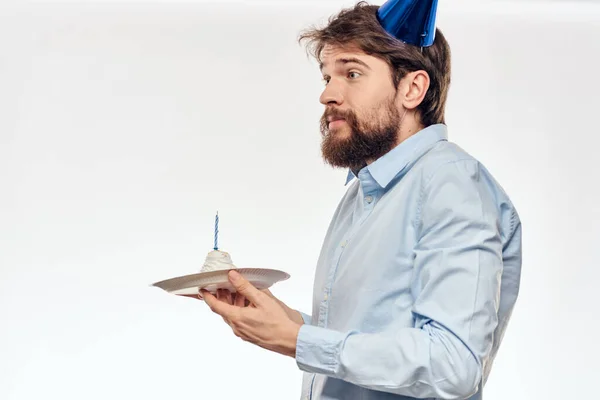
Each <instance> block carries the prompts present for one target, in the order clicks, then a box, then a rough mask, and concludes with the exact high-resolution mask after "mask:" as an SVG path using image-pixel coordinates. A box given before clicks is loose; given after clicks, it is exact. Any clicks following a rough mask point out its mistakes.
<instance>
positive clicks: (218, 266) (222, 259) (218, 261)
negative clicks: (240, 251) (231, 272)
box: [200, 250, 236, 272]
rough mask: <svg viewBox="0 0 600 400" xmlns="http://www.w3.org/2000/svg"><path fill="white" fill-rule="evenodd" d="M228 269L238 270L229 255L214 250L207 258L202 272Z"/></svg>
mask: <svg viewBox="0 0 600 400" xmlns="http://www.w3.org/2000/svg"><path fill="white" fill-rule="evenodd" d="M228 269H236V266H235V265H233V261H232V260H231V256H230V255H229V253H226V252H224V251H220V250H213V251H211V252H210V253H208V255H207V256H206V260H205V261H204V265H203V266H202V270H201V271H200V272H210V271H220V270H228Z"/></svg>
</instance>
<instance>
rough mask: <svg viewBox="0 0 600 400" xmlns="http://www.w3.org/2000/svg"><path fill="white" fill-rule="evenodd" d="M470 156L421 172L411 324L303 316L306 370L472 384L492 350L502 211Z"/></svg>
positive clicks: (415, 390)
mask: <svg viewBox="0 0 600 400" xmlns="http://www.w3.org/2000/svg"><path fill="white" fill-rule="evenodd" d="M479 168H480V165H479V163H477V162H476V161H474V160H463V161H457V162H452V163H448V164H446V165H443V166H442V167H441V168H439V169H438V170H437V171H436V172H435V173H434V174H433V177H431V178H429V180H427V178H424V183H423V185H422V188H421V195H420V196H421V197H420V198H421V200H420V208H419V210H420V211H419V214H418V216H417V218H416V226H417V228H418V233H419V236H418V237H419V239H418V243H417V245H416V248H415V258H414V271H415V273H414V281H413V287H412V290H413V292H414V295H415V301H414V304H413V307H412V313H413V317H414V318H413V319H414V321H415V322H414V325H413V327H410V328H399V329H395V330H388V331H384V332H379V333H361V332H359V331H349V332H338V331H334V330H331V329H325V328H322V327H318V326H312V325H303V326H302V327H301V329H300V333H299V336H298V340H297V348H296V362H297V364H298V366H299V368H300V369H301V370H303V371H306V372H312V373H319V374H324V375H327V376H331V377H334V378H337V379H341V380H344V381H346V382H349V383H352V384H355V385H358V386H362V387H366V388H369V389H373V390H378V391H384V392H390V393H394V394H398V395H403V396H410V397H416V398H428V397H433V398H440V399H463V398H467V397H469V396H471V395H472V394H474V393H475V392H476V391H477V389H478V385H479V383H480V382H481V377H482V367H483V365H484V364H485V363H486V360H487V358H488V356H489V354H490V350H491V347H492V341H493V332H494V329H495V327H496V325H497V310H498V302H499V294H500V276H501V273H502V242H501V239H500V233H499V227H498V224H499V221H498V211H497V207H496V205H495V201H494V199H493V198H492V197H491V195H490V193H489V191H488V190H487V188H486V186H485V183H484V182H482V179H483V177H482V176H480V170H479Z"/></svg>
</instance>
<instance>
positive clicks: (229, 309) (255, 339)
mask: <svg viewBox="0 0 600 400" xmlns="http://www.w3.org/2000/svg"><path fill="white" fill-rule="evenodd" d="M229 280H230V282H231V284H232V285H233V286H234V287H235V289H236V292H237V293H236V296H235V300H233V298H232V297H231V293H229V296H230V297H227V294H223V292H221V294H219V295H218V296H219V297H220V299H218V298H217V297H215V296H213V295H212V294H210V293H209V292H207V291H205V290H203V291H202V297H203V298H204V301H205V302H206V304H208V306H209V307H210V309H211V310H212V311H213V312H214V313H216V314H219V315H220V316H221V317H223V319H224V320H225V322H226V323H227V324H228V325H229V326H230V327H231V329H232V330H233V333H234V334H235V335H236V336H238V337H240V338H241V339H243V340H245V341H247V342H250V343H253V344H256V345H257V346H260V347H262V348H265V349H267V350H271V351H275V352H277V353H280V354H283V355H287V356H290V357H295V356H296V341H297V339H298V332H299V330H300V326H301V325H302V322H298V320H297V318H299V319H300V320H302V317H301V316H300V314H299V313H297V312H295V311H293V310H292V312H295V313H296V320H294V319H292V318H291V317H290V316H289V315H288V312H287V310H286V309H285V307H283V306H282V305H281V304H280V303H281V302H279V301H278V300H277V299H276V298H275V297H274V296H273V295H272V294H271V292H268V293H266V292H264V291H260V290H258V289H257V288H255V287H254V286H252V284H251V283H250V282H248V281H247V280H246V279H245V278H244V277H242V276H241V275H240V274H239V273H238V272H236V271H230V272H229ZM222 296H226V297H225V298H223V297H222ZM230 300H231V302H230ZM246 300H248V302H249V303H250V304H249V306H247V307H245V305H246ZM282 304H283V303H282ZM286 307H287V306H286ZM290 310H291V309H290Z"/></svg>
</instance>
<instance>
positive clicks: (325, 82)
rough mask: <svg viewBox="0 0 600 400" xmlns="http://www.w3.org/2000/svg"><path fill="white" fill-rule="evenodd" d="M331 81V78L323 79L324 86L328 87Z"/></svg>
mask: <svg viewBox="0 0 600 400" xmlns="http://www.w3.org/2000/svg"><path fill="white" fill-rule="evenodd" d="M329 80H330V78H329V77H325V78H323V84H324V85H325V86H327V84H328V83H329Z"/></svg>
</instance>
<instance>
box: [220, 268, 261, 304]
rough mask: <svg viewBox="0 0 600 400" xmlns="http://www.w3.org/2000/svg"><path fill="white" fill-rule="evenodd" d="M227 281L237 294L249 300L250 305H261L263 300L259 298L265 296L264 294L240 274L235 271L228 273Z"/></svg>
mask: <svg viewBox="0 0 600 400" xmlns="http://www.w3.org/2000/svg"><path fill="white" fill-rule="evenodd" d="M229 281H230V282H231V284H232V285H233V286H234V287H235V290H236V291H237V293H238V294H242V295H244V297H245V298H247V299H248V300H250V303H253V304H256V305H259V304H261V302H262V300H263V298H262V297H261V296H265V294H264V293H262V292H261V291H260V290H258V289H257V288H255V287H254V286H252V284H251V283H250V282H248V280H247V279H246V278H244V277H243V276H242V275H241V274H240V273H238V272H237V271H235V270H232V271H229Z"/></svg>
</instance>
